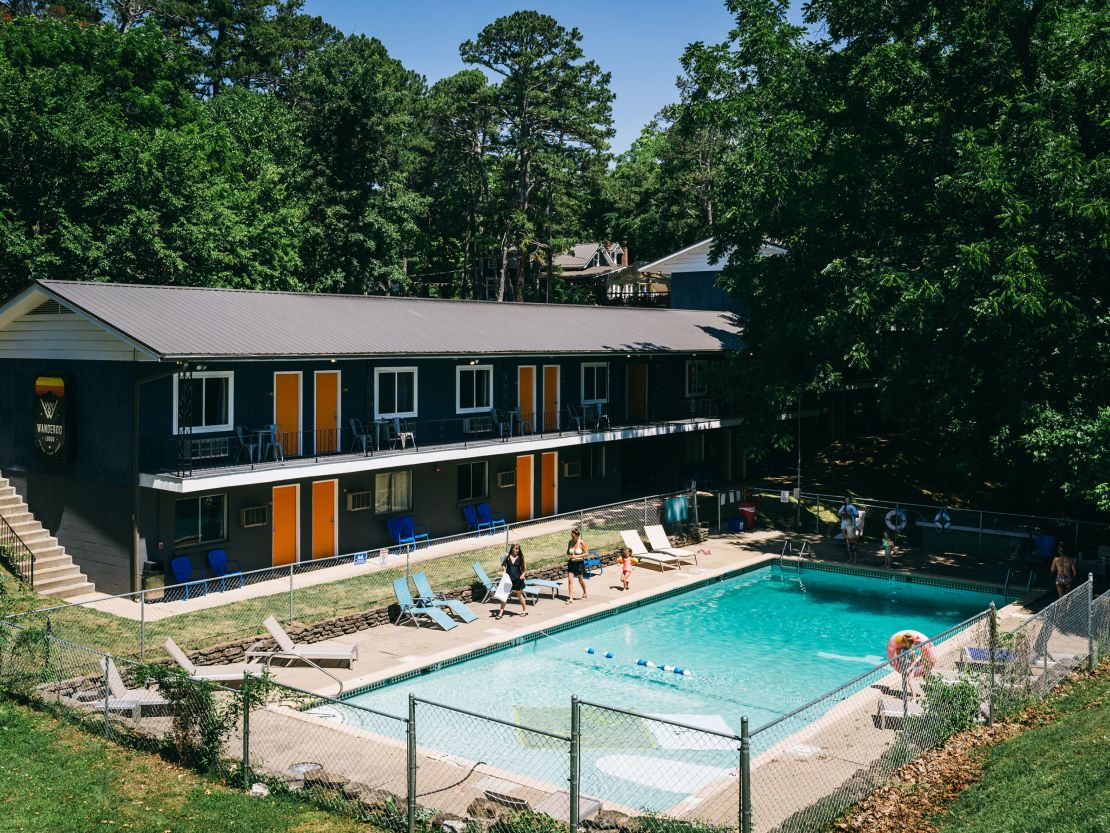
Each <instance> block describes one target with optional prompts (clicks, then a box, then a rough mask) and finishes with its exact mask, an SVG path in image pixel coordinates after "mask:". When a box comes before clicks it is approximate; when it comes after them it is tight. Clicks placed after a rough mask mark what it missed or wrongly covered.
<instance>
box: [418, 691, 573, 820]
mask: <svg viewBox="0 0 1110 833" xmlns="http://www.w3.org/2000/svg"><path fill="white" fill-rule="evenodd" d="M518 708H519V707H518ZM570 715H571V710H570V709H569V708H566V707H562V708H550V709H540V708H534V709H528V710H525V712H524V713H523V714H522V715H519V716H518V718H517V720H503V719H499V718H495V717H488V716H484V715H480V714H475V713H473V712H469V711H466V710H464V709H459V708H456V707H452V706H445V705H442V704H439V703H433V702H431V701H429V700H422V699H419V698H416V697H414V696H411V695H410V697H409V721H410V726H411V727H412V732H413V737H414V741H415V748H414V751H413V754H414V757H415V761H414V766H413V767H412V769H411V771H412V772H413V776H414V777H413V779H412V781H411V783H410V786H409V790H410V792H409V795H410V796H411V800H412V806H414V808H415V812H416V813H417V815H418V820H419V819H425V820H426V819H428V818H430V817H434V816H442V815H443V814H445V813H446V814H451V816H452V817H454V818H474V819H482V820H486V821H491V820H496V819H500V823H499V825H498V829H500V830H504V831H510V830H511V831H517V830H519V831H520V832H521V833H534V831H537V830H544V829H551V827H552V826H553V825H551V822H552V821H553V822H557V823H558V824H560V825H566V826H567V827H569V828H570V829H571V830H574V829H577V822H575V823H574V824H572V823H571V819H572V818H575V819H580V818H582V817H583V816H584V815H587V813H585V812H584V808H583V807H582V806H581V805H580V804H579V801H580V799H579V791H578V787H577V781H576V778H577V764H576V757H577V754H578V744H577V743H576V741H575V740H574V734H573V732H568V729H571V728H572V727H571V726H570V719H569V718H570ZM530 718H534V719H537V720H539V721H540V722H542V723H543V724H544V725H545V726H548V725H550V726H551V727H552V728H539V727H535V726H531V725H528V722H529V719H530ZM555 727H558V729H556V728H555ZM545 820H546V821H547V824H546V825H545V824H543V822H544V821H545Z"/></svg>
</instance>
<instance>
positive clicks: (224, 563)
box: [208, 550, 245, 593]
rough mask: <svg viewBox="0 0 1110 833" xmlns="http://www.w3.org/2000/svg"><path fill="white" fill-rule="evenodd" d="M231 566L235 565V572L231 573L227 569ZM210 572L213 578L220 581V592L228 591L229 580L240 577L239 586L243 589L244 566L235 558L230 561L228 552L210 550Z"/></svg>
mask: <svg viewBox="0 0 1110 833" xmlns="http://www.w3.org/2000/svg"><path fill="white" fill-rule="evenodd" d="M229 564H234V565H235V572H231V573H229V572H228V571H227V567H228V565H229ZM208 571H209V572H210V573H211V574H212V578H218V579H219V580H220V592H221V593H222V592H224V591H225V590H227V580H228V579H229V578H235V577H236V576H238V577H239V586H240V587H243V586H244V584H245V582H244V580H243V566H242V565H241V564H240V563H239V562H238V561H237V560H235V559H234V558H232V559H228V557H227V550H209V551H208Z"/></svg>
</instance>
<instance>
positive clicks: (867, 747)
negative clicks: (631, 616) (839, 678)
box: [750, 580, 1110, 833]
mask: <svg viewBox="0 0 1110 833" xmlns="http://www.w3.org/2000/svg"><path fill="white" fill-rule="evenodd" d="M1092 588H1093V583H1092V581H1091V580H1088V581H1087V582H1086V583H1084V584H1083V585H1082V586H1080V587H1078V588H1076V589H1075V590H1073V591H1072V592H1071V593H1069V594H1067V595H1066V596H1064V597H1062V598H1060V599H1058V600H1057V601H1056V602H1054V603H1053V604H1051V605H1049V606H1047V607H1046V608H1045V609H1044V610H1042V611H1041V612H1040V613H1038V614H1037V615H1035V616H1032V617H1030V618H1029V619H1026V620H1024V621H1023V622H1021V624H1019V625H1018V626H1017V627H1015V628H1012V629H1006V628H1004V627H1002V626H1000V621H999V617H998V615H997V613H996V612H995V610H994V608H993V606H992V607H991V609H990V610H989V611H987V612H985V613H983V614H980V615H978V616H976V617H974V618H972V619H969V620H967V621H965V622H963V623H962V624H960V625H958V626H956V627H955V628H952V629H950V630H948V631H945V632H944V633H942V634H940V635H938V636H935V637H933V638H931V639H919V640H918V641H917V642H916V643H915V644H914V645H913V647H912V648H910V649H908V650H907V651H905V652H903V653H901V654H898V655H897V656H895V658H894V659H893V660H890V661H888V662H886V663H883V664H882V665H879V666H877V667H876V668H873V669H871V670H870V671H868V672H866V673H865V674H862V675H860V676H859V677H857V678H856V679H854V680H852V681H851V682H849V683H847V684H845V685H844V686H841V687H840V688H838V689H836V690H835V691H833V692H830V693H829V694H826V695H824V696H823V697H821V698H818V699H817V700H815V701H813V702H812V703H809V704H808V705H806V706H803V707H802V708H800V709H798V710H796V711H794V712H791V713H790V714H788V715H786V716H784V717H782V718H779V719H778V720H776V721H773V722H772V723H769V724H767V725H765V726H763V727H761V728H759V729H758V730H757V731H755V732H754V733H753V734H752V738H751V743H752V749H753V755H754V756H755V757H754V760H753V762H752V766H751V776H750V789H751V793H752V811H753V827H752V829H753V830H755V831H759V832H760V833H763V831H774V833H791V831H797V832H798V833H802V831H812V830H821V829H824V828H825V826H827V825H828V824H830V823H831V822H832V821H833V820H834V819H836V818H837V817H838V816H839V815H840V814H841V813H843V812H844V810H846V809H847V808H848V807H850V806H851V805H852V804H854V803H856V802H857V801H859V800H861V799H863V798H864V797H865V796H867V795H869V794H870V793H871V792H873V791H874V790H875V789H876V788H877V787H879V786H880V785H882V784H883V783H885V782H886V781H888V780H889V779H890V778H891V776H893V775H894V773H895V772H897V771H898V770H899V769H900V768H901V767H902V766H904V765H905V764H906V763H909V762H910V761H912V760H913V759H914V758H916V757H917V756H918V755H919V754H921V753H922V752H923V751H925V750H927V749H930V748H932V747H934V746H937V745H939V744H942V743H943V742H944V741H945V740H947V739H948V738H949V737H951V736H952V735H953V734H955V733H956V732H958V731H961V730H963V729H968V728H971V727H973V726H975V725H977V724H979V723H984V722H991V721H993V720H996V719H999V718H1003V717H1005V716H1007V715H1009V714H1012V713H1014V712H1016V711H1018V710H1020V709H1021V708H1024V707H1025V706H1026V705H1028V704H1029V703H1030V702H1032V701H1034V700H1036V699H1038V698H1041V697H1044V696H1045V695H1046V694H1047V693H1048V692H1049V691H1051V690H1052V689H1053V688H1054V687H1055V686H1056V685H1057V684H1059V682H1060V681H1061V680H1063V679H1064V677H1066V676H1067V675H1068V674H1069V673H1070V672H1072V671H1075V670H1076V669H1078V668H1083V667H1088V666H1089V665H1092V664H1093V663H1094V662H1096V661H1097V656H1098V646H1099V645H1100V644H1102V643H1103V642H1104V641H1105V640H1106V639H1107V637H1108V629H1110V621H1107V620H1106V617H1105V609H1106V605H1107V604H1110V594H1105V595H1103V596H1101V597H1099V598H1098V599H1093V598H1092Z"/></svg>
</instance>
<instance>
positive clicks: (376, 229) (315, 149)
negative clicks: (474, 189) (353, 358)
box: [294, 36, 426, 293]
mask: <svg viewBox="0 0 1110 833" xmlns="http://www.w3.org/2000/svg"><path fill="white" fill-rule="evenodd" d="M423 92H424V82H423V79H422V78H421V77H420V76H419V75H417V74H415V73H413V72H410V71H409V70H407V69H405V68H404V66H402V65H401V62H400V61H398V60H396V59H394V58H391V57H390V56H389V53H388V52H387V51H386V49H385V47H384V46H382V44H381V42H380V41H378V40H377V39H375V38H367V37H363V36H353V37H349V38H347V39H345V40H344V41H342V42H341V43H338V44H336V45H334V46H332V47H329V48H327V49H324V50H322V51H320V52H319V53H317V54H314V55H313V56H312V57H311V58H310V59H309V61H308V64H307V66H306V67H305V69H304V71H303V72H302V73H301V75H300V77H299V79H298V80H297V83H296V85H295V90H294V94H295V96H296V98H297V99H298V101H299V102H300V104H299V111H300V113H301V118H302V123H303V126H302V135H303V140H304V143H305V149H306V155H305V157H304V174H305V175H304V180H303V189H304V190H303V196H304V201H305V205H306V211H307V231H306V234H305V239H304V243H303V249H302V255H301V259H302V262H303V263H304V265H305V273H306V276H307V280H308V282H309V286H311V288H313V289H316V290H321V291H344V292H356V293H365V292H379V293H380V292H400V291H402V290H403V289H404V287H405V286H406V285H407V280H406V277H405V266H406V257H407V254H408V250H407V243H408V241H409V240H411V239H413V238H414V237H415V235H416V233H417V226H416V219H417V217H419V216H420V215H421V214H422V213H423V212H424V210H425V207H426V206H425V200H424V198H423V197H421V196H420V195H418V194H416V193H415V192H414V191H413V190H412V189H411V188H410V187H409V177H410V174H411V172H412V170H413V167H414V165H415V158H414V152H415V151H414V147H413V144H414V141H415V129H414V123H413V122H414V115H415V110H416V104H417V102H418V101H419V99H420V98H421V96H422V95H423Z"/></svg>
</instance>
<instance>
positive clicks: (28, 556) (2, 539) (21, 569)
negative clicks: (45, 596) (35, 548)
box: [0, 515, 35, 589]
mask: <svg viewBox="0 0 1110 833" xmlns="http://www.w3.org/2000/svg"><path fill="white" fill-rule="evenodd" d="M0 551H2V554H3V555H4V557H5V560H7V562H8V563H9V564H10V565H11V568H12V572H13V573H15V577H16V578H18V579H19V580H20V581H22V582H23V583H24V584H26V585H27V586H28V587H30V588H32V589H33V588H34V586H35V554H34V553H33V552H31V548H30V547H28V546H27V543H26V542H25V541H24V540H23V539H22V538H20V537H19V533H18V532H16V531H15V530H14V529H12V525H11V524H10V523H8V519H7V518H5V517H4V516H3V515H0ZM24 565H26V566H24Z"/></svg>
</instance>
